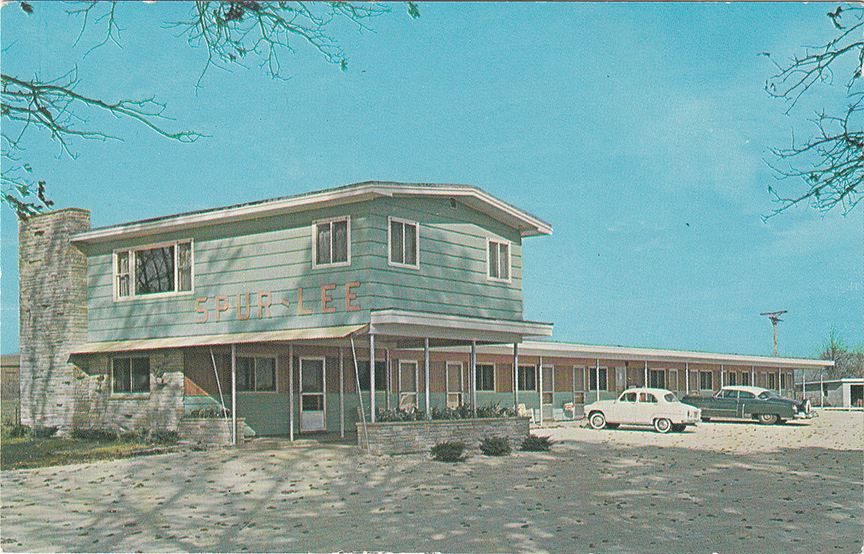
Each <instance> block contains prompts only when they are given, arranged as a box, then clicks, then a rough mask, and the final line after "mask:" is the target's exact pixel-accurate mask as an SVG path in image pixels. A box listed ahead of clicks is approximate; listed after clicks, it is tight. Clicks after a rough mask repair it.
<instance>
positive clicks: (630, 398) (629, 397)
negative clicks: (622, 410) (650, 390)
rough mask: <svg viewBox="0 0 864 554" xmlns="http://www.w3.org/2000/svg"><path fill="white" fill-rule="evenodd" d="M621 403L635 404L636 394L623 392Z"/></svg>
mask: <svg viewBox="0 0 864 554" xmlns="http://www.w3.org/2000/svg"><path fill="white" fill-rule="evenodd" d="M621 402H636V393H635V392H625V393H624V394H622V395H621Z"/></svg>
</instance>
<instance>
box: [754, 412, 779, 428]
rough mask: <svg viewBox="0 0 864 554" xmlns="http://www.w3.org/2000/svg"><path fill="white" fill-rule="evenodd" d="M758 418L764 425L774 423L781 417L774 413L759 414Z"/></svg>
mask: <svg viewBox="0 0 864 554" xmlns="http://www.w3.org/2000/svg"><path fill="white" fill-rule="evenodd" d="M756 419H758V420H759V423H761V424H762V425H774V424H775V423H777V420H778V419H780V418H779V417H777V416H776V415H774V414H759V415H758V416H756Z"/></svg>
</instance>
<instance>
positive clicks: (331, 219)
mask: <svg viewBox="0 0 864 554" xmlns="http://www.w3.org/2000/svg"><path fill="white" fill-rule="evenodd" d="M337 221H345V222H347V225H346V228H347V231H348V236H347V237H346V241H347V252H346V254H347V256H346V257H347V261H344V262H330V263H328V264H319V263H318V262H317V260H318V226H319V225H321V224H322V223H330V257H331V259H332V257H333V225H332V224H333V223H334V222H337ZM311 229H312V269H321V268H328V267H349V266H350V265H351V216H350V215H340V216H337V217H329V218H326V219H316V220H315V221H313V222H312V226H311Z"/></svg>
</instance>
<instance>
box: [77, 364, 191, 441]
mask: <svg viewBox="0 0 864 554" xmlns="http://www.w3.org/2000/svg"><path fill="white" fill-rule="evenodd" d="M115 356H148V357H149V358H150V392H149V393H147V394H113V393H112V392H111V391H112V386H111V378H112V375H111V359H112V358H113V357H115ZM81 365H82V366H83V369H84V370H85V371H82V370H77V369H76V377H75V379H76V387H75V393H76V402H75V412H74V417H73V426H74V427H82V428H94V429H95V428H99V429H103V428H109V429H116V428H123V429H127V430H132V429H139V428H144V429H163V430H167V431H177V430H179V425H180V420H181V418H182V417H183V396H184V389H183V385H184V376H183V351H182V350H179V349H166V350H154V351H140V352H132V353H119V354H112V355H108V354H97V355H93V356H89V357H88V358H87V359H86V362H85V361H83V360H82V362H81Z"/></svg>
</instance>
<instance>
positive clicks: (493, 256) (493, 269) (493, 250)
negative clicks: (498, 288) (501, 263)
mask: <svg viewBox="0 0 864 554" xmlns="http://www.w3.org/2000/svg"><path fill="white" fill-rule="evenodd" d="M489 277H493V278H495V279H497V278H498V243H497V242H491V241H490V242H489Z"/></svg>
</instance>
